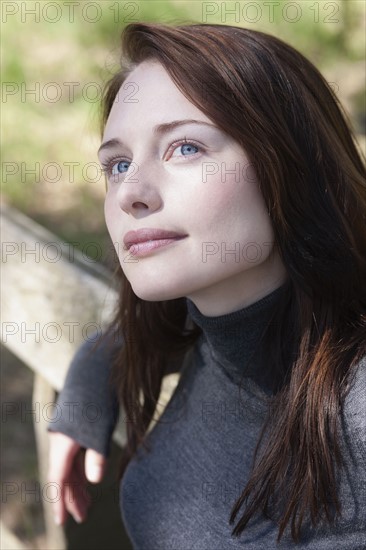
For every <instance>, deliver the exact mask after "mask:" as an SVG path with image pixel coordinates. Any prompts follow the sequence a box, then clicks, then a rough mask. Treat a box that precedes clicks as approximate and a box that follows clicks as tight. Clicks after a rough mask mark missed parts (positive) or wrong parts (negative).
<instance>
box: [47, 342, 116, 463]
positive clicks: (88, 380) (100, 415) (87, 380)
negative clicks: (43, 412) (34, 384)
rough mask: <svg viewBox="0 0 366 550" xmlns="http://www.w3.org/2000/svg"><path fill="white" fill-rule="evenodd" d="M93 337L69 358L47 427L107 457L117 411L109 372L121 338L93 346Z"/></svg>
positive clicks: (50, 430)
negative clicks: (67, 367) (63, 382)
mask: <svg viewBox="0 0 366 550" xmlns="http://www.w3.org/2000/svg"><path fill="white" fill-rule="evenodd" d="M96 338H97V335H96V334H95V335H93V336H92V337H91V338H90V339H89V340H87V341H85V342H83V344H82V345H81V346H80V347H79V349H78V351H77V352H76V354H75V356H74V357H73V359H72V361H71V364H70V367H69V370H68V373H67V376H66V379H65V384H64V387H63V389H62V391H61V393H60V394H59V396H58V399H57V402H56V407H55V411H54V415H53V419H52V420H51V421H50V422H49V425H48V428H47V430H48V431H49V432H62V433H63V434H65V435H67V436H69V437H71V438H72V439H74V440H76V441H77V442H78V443H79V444H80V445H81V446H82V447H85V448H91V449H94V450H96V451H97V452H99V453H100V454H102V455H104V456H105V457H107V456H108V455H109V451H110V441H111V436H112V433H113V430H114V428H115V425H116V422H117V419H118V413H119V405H118V399H117V395H116V393H115V390H114V388H113V387H112V385H111V383H110V375H111V370H112V363H113V356H114V354H115V353H116V352H117V351H118V350H119V349H120V347H121V346H122V339H121V338H118V339H117V338H115V337H114V336H109V335H108V336H107V337H106V338H104V339H103V341H102V342H100V344H98V346H97V347H96V349H93V348H94V346H95V341H96ZM100 338H101V337H100Z"/></svg>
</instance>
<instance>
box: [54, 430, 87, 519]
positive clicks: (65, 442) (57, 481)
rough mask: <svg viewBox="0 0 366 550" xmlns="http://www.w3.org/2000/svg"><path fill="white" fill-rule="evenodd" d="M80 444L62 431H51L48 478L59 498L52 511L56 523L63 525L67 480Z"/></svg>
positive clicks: (56, 499)
mask: <svg viewBox="0 0 366 550" xmlns="http://www.w3.org/2000/svg"><path fill="white" fill-rule="evenodd" d="M79 448H80V445H79V444H78V443H77V442H76V441H74V440H73V439H71V438H70V437H68V436H65V435H64V434H62V433H58V432H54V433H53V432H51V433H50V451H49V463H48V474H47V479H48V482H49V483H52V485H53V486H55V488H56V490H57V498H55V499H54V500H53V502H52V512H53V515H54V518H55V523H56V524H58V525H63V524H64V522H65V520H66V516H67V511H66V506H65V487H64V485H65V481H66V480H67V478H68V476H69V473H70V471H71V468H72V464H73V460H74V457H75V454H76V453H77V451H78V449H79Z"/></svg>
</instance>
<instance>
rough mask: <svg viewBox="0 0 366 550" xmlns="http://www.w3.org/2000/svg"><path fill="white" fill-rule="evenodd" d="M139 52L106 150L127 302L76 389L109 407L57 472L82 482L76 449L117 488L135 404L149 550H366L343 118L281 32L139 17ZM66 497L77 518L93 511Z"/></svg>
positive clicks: (106, 129)
mask: <svg viewBox="0 0 366 550" xmlns="http://www.w3.org/2000/svg"><path fill="white" fill-rule="evenodd" d="M122 53H123V56H122V59H123V61H122V66H121V70H120V72H118V74H116V75H115V76H114V77H113V78H112V80H111V81H110V82H109V83H108V85H107V87H106V93H105V95H104V102H103V108H104V110H103V138H102V145H101V148H100V151H99V158H100V162H101V164H102V166H103V167H104V170H105V172H106V178H107V192H106V200H105V216H106V222H107V226H108V230H109V233H110V236H111V239H112V241H113V243H114V245H115V247H116V251H117V254H118V258H119V262H120V264H119V269H118V272H119V276H120V281H121V291H120V299H119V306H118V311H117V313H116V316H115V319H114V320H113V322H112V323H111V330H110V331H109V332H108V333H107V335H106V338H104V341H103V343H102V345H101V346H99V347H98V348H97V351H96V352H95V350H94V351H93V354H92V355H90V354H89V348H91V346H90V344H87V343H86V344H84V346H83V347H82V348H81V350H80V351H79V353H78V354H77V356H76V357H75V359H74V361H73V363H72V365H71V368H70V371H69V374H68V378H67V380H66V384H65V388H64V390H63V392H62V393H61V394H60V397H59V404H60V405H61V406H63V404H65V403H67V402H70V401H74V402H75V401H77V402H78V403H79V404H80V403H87V402H88V401H94V403H97V404H99V406H100V407H101V410H102V411H103V414H102V415H101V419H100V421H99V422H95V423H90V422H89V423H88V422H87V421H86V420H85V419H83V418H81V415H80V418H79V421H78V422H74V423H70V422H67V415H66V414H65V415H62V418H61V420H60V421H59V422H56V423H53V424H51V425H50V431H51V430H52V431H54V432H56V433H53V434H52V435H51V457H50V474H49V479H50V480H52V481H58V482H59V483H62V484H63V486H64V485H65V482H66V481H67V480H69V479H75V476H76V477H77V475H78V474H77V473H76V472H77V466H76V456H77V452H78V451H79V450H80V447H85V448H86V449H88V452H87V454H86V457H87V458H86V460H87V463H86V469H87V475H88V477H89V479H90V480H94V481H96V480H98V479H100V477H101V470H102V469H103V459H102V455H103V456H106V455H107V454H108V445H109V439H110V436H111V432H112V430H113V427H114V425H115V421H116V414H117V410H118V405H117V403H118V401H119V402H120V403H121V405H122V408H123V410H124V415H125V418H126V428H127V435H128V447H127V450H126V451H125V453H124V456H123V460H122V463H121V508H122V514H123V519H124V522H125V525H126V528H127V530H128V533H129V535H130V538H131V541H132V543H133V545H134V547H136V548H149V549H157V548H159V549H165V548H166V549H173V548H174V549H187V548H202V549H212V548H225V549H226V548H227V549H229V548H242V547H245V548H250V549H256V550H257V549H261V548H275V547H276V548H277V547H279V548H292V547H296V548H297V547H300V548H301V547H303V548H305V547H306V548H311V549H317V550H319V549H325V548H332V549H334V548H342V550H343V549H347V548H349V549H351V548H352V549H353V550H355V549H356V548H363V547H364V544H365V536H366V514H365V498H366V476H365V471H366V426H365V401H364V400H365V395H366V381H365V373H366V339H365V336H366V284H365V281H366V188H365V183H364V176H365V169H364V166H363V164H362V161H361V158H360V155H359V153H358V152H357V149H356V147H355V143H354V139H353V135H352V131H351V129H350V126H349V124H348V122H347V121H346V117H345V115H344V113H342V111H341V107H340V105H339V103H338V101H337V99H336V97H335V96H334V94H333V92H332V90H331V88H330V87H329V86H328V85H327V83H326V82H325V80H324V79H323V77H322V76H321V75H320V73H319V72H318V71H317V69H316V68H315V67H314V66H313V65H312V64H311V63H310V62H309V61H308V60H307V59H305V58H304V57H303V56H302V55H301V54H300V53H299V52H297V51H296V50H294V49H293V48H292V47H290V46H288V45H287V44H285V43H283V42H282V41H280V40H278V39H276V38H274V37H272V36H269V35H267V34H264V33H260V32H256V31H252V30H247V29H243V28H237V27H232V26H227V25H207V24H192V25H181V26H175V27H173V26H168V25H158V24H145V23H136V24H131V25H129V26H128V27H127V28H126V29H125V30H124V32H123V44H122ZM111 335H114V336H115V337H114V339H113V342H114V344H113V345H112V347H111V346H106V342H107V341H109V342H110V341H111V338H110V336H111ZM87 357H88V359H87V360H85V358H87ZM112 364H113V384H114V385H113V386H110V385H109V370H108V368H107V365H112ZM174 371H179V372H180V379H179V384H178V386H177V388H176V390H175V392H174V394H173V396H172V398H171V400H170V402H169V403H168V405H167V407H166V409H165V410H164V412H163V414H162V416H161V417H160V419H159V421H158V422H157V423H156V425H155V426H154V427H153V429H152V430H148V429H149V426H150V424H151V421H152V419H153V417H154V412H155V411H156V408H157V402H158V397H159V392H160V389H161V382H162V378H163V377H164V375H166V374H167V373H169V372H174ZM79 409H80V407H79ZM88 453H89V454H88ZM91 465H94V467H95V466H96V468H97V469H96V471H95V472H94V474H93V473H92V472H91V473H88V468H90V466H91ZM98 465H99V472H98ZM80 479H81V478H80ZM64 495H65V499H63V500H60V502H58V503H56V504H55V512H56V513H57V514H58V516H59V517H58V520H59V522H61V523H62V522H63V521H64V520H65V515H66V509H68V510H69V511H70V512H71V513H73V514H74V516H75V517H76V518H79V520H82V519H83V518H84V517H85V515H86V508H87V502H86V500H85V497H83V495H82V494H81V491H80V494H79V493H78V495H77V498H76V500H75V501H74V503H73V504H72V505H70V504H68V503H67V502H66V501H67V498H66V496H67V492H66V489H65V491H64Z"/></svg>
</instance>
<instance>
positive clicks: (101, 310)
mask: <svg viewBox="0 0 366 550" xmlns="http://www.w3.org/2000/svg"><path fill="white" fill-rule="evenodd" d="M1 240H2V258H1V271H2V283H1V338H2V343H3V345H5V346H6V347H7V348H8V349H9V350H10V351H11V352H12V353H13V354H15V355H16V356H17V357H18V358H19V359H21V360H22V361H23V363H25V364H26V365H27V366H28V367H29V368H30V369H32V371H33V372H34V386H33V402H34V403H37V406H38V407H40V409H41V410H43V407H44V406H46V405H47V406H48V405H49V404H50V403H52V402H55V392H56V391H60V390H61V389H62V387H63V384H64V380H65V376H66V372H67V369H68V366H69V364H70V361H71V359H72V357H73V355H74V354H75V352H76V350H77V349H78V347H79V346H80V345H81V344H82V342H83V341H84V340H85V339H86V338H87V337H88V335H90V334H91V333H92V332H94V331H95V330H96V329H97V328H99V329H100V330H101V331H103V330H104V329H105V328H106V325H107V323H108V321H109V319H110V316H111V313H112V310H113V308H114V306H115V302H116V297H117V294H116V291H115V289H113V288H112V282H111V274H110V273H109V272H108V271H107V270H106V269H105V268H104V267H103V266H101V265H99V264H97V263H95V262H93V261H92V260H89V259H87V258H86V257H84V256H83V254H82V253H81V252H79V251H78V250H76V249H74V248H72V247H70V245H69V244H67V243H63V242H62V241H60V239H58V238H57V237H56V236H55V235H53V234H52V233H51V232H49V231H48V230H46V229H45V228H43V227H42V226H40V225H39V224H37V223H35V222H34V221H33V220H31V219H30V218H28V217H27V216H25V215H24V214H21V213H20V212H18V211H17V210H15V209H13V208H11V207H9V206H6V205H2V207H1ZM177 382H178V375H170V376H167V377H165V379H164V381H163V389H162V393H161V396H160V398H159V404H160V406H161V407H160V411H159V412H158V415H157V418H158V416H160V414H161V413H162V412H163V410H164V407H165V405H166V403H167V402H168V401H169V399H170V397H171V394H172V392H173V390H174V388H175V386H176V384H177ZM122 417H123V415H122V414H121V415H120V421H119V423H118V424H117V427H116V429H115V431H114V434H113V439H114V441H115V442H117V443H118V445H120V446H123V445H124V444H125V441H126V433H125V426H124V424H123V422H122V421H121V419H122ZM157 418H156V419H157ZM47 424H48V423H47V418H45V416H44V415H40V418H39V421H38V422H37V423H35V424H34V428H35V434H36V443H37V454H38V462H39V472H40V483H41V484H46V483H47V480H46V475H47V470H48V444H49V439H48V432H47V430H46V428H47ZM151 427H152V426H151ZM151 427H150V429H151ZM42 504H43V509H44V519H45V525H46V535H47V548H50V549H51V548H52V550H56V549H57V550H58V549H60V550H62V549H64V548H66V547H67V544H66V540H65V535H64V530H63V528H62V527H57V526H56V525H55V523H54V520H53V516H52V510H51V505H50V503H49V502H48V501H42ZM1 527H2V539H3V544H4V537H5V538H6V536H7V537H8V539H11V542H10V541H9V542H8V548H10V547H11V548H15V545H16V544H17V545H18V546H19V548H22V543H21V541H19V540H17V539H16V538H15V537H14V534H12V533H10V532H9V531H8V530H7V528H6V526H4V525H1ZM9 544H11V546H9ZM2 548H5V546H2Z"/></svg>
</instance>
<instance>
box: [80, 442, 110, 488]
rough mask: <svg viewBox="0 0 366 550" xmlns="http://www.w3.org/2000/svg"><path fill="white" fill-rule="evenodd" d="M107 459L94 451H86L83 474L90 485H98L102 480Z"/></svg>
mask: <svg viewBox="0 0 366 550" xmlns="http://www.w3.org/2000/svg"><path fill="white" fill-rule="evenodd" d="M106 463H107V459H106V458H105V457H104V456H103V455H101V454H100V453H97V451H94V449H87V451H86V453H85V474H86V477H87V479H88V481H90V482H91V483H98V482H99V481H101V480H102V478H103V475H104V471H105V467H106Z"/></svg>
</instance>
